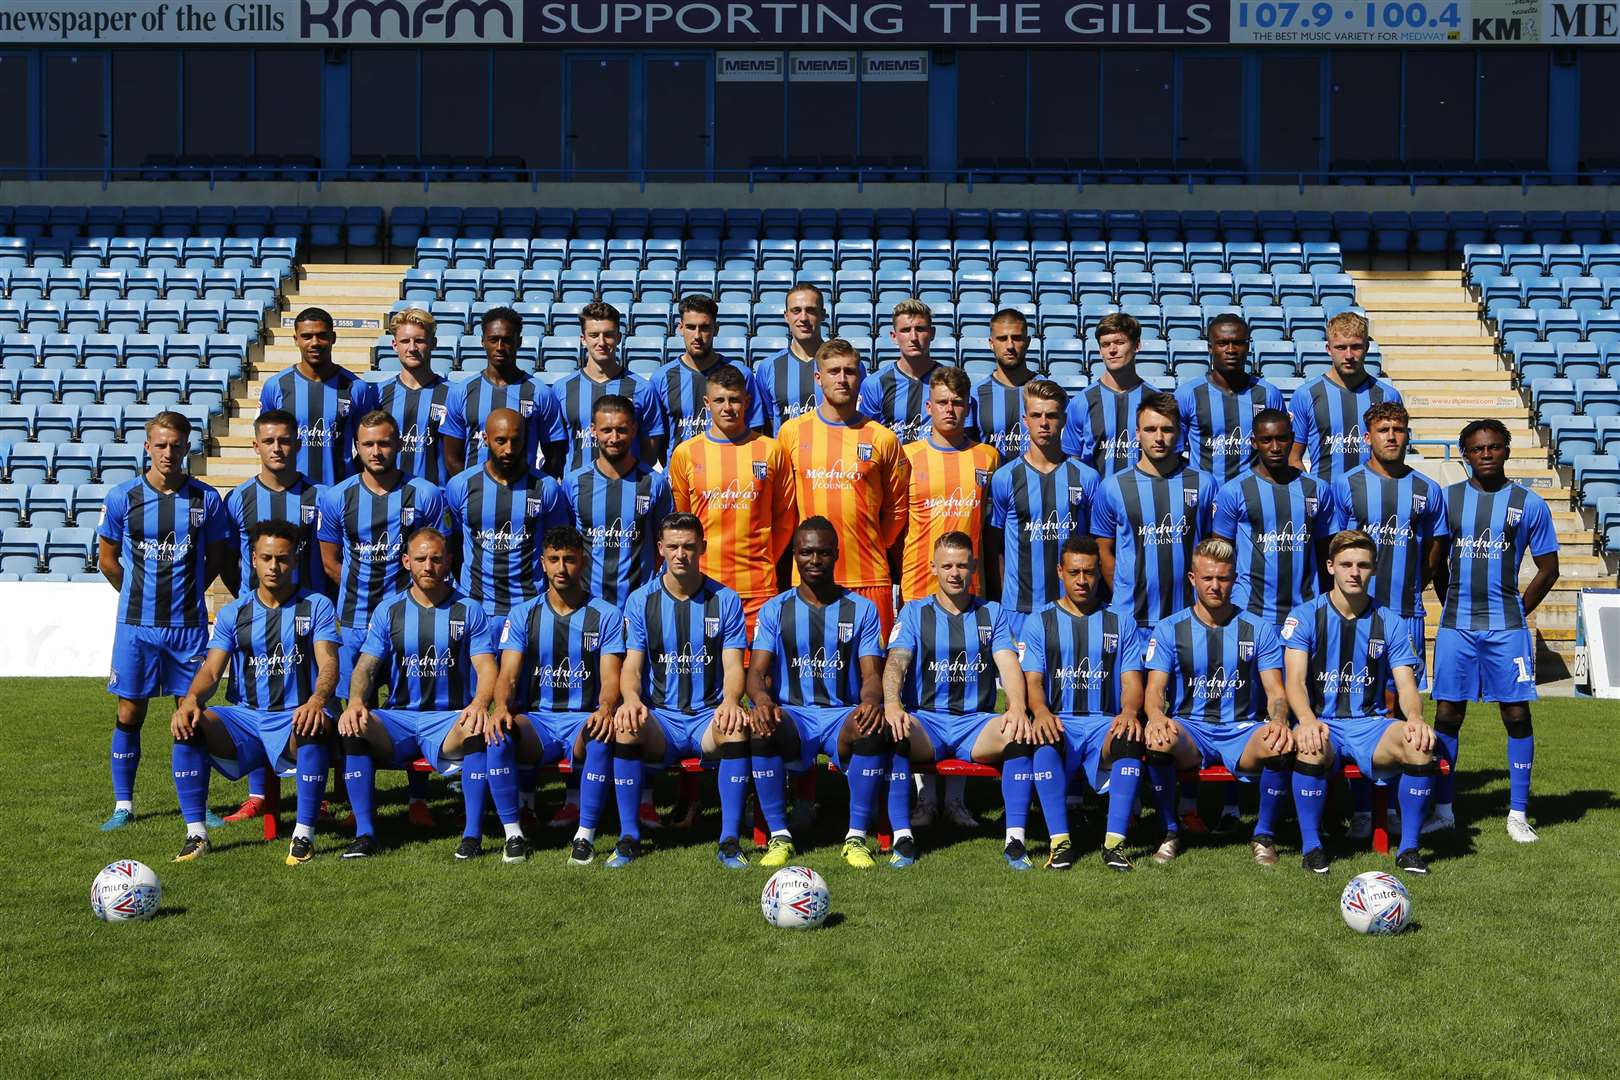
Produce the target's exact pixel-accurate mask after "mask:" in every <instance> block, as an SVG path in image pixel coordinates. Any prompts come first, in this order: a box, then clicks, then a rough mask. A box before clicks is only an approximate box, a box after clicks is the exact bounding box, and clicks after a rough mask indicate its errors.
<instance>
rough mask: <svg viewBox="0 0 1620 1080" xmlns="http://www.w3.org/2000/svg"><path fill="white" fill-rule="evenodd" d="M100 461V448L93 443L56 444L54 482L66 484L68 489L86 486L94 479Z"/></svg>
mask: <svg viewBox="0 0 1620 1080" xmlns="http://www.w3.org/2000/svg"><path fill="white" fill-rule="evenodd" d="M100 460H101V454H100V447H99V446H97V445H96V444H95V443H67V444H58V446H57V448H56V472H55V476H56V482H57V483H59V484H67V485H68V486H69V487H74V486H76V485H79V484H88V483H90V482H91V481H92V480H94V479H95V478H96V470H97V467H98V465H99V463H100Z"/></svg>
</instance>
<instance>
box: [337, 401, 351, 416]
mask: <svg viewBox="0 0 1620 1080" xmlns="http://www.w3.org/2000/svg"><path fill="white" fill-rule="evenodd" d="M349 405H350V402H349V399H348V398H338V417H339V419H341V418H343V417H346V416H348V415H349Z"/></svg>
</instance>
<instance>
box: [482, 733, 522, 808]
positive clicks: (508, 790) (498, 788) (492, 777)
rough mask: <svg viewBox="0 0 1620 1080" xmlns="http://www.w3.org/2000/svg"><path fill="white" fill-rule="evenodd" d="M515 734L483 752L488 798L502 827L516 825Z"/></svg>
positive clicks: (516, 772)
mask: <svg viewBox="0 0 1620 1080" xmlns="http://www.w3.org/2000/svg"><path fill="white" fill-rule="evenodd" d="M516 734H517V733H516V732H509V733H508V734H507V736H506V738H504V739H502V740H501V741H500V742H498V743H495V744H494V745H492V746H490V747H488V748H487V749H485V751H484V763H485V764H486V765H487V766H488V774H489V798H490V801H491V802H493V803H494V804H495V815H496V816H497V817H499V818H500V819H501V824H502V825H516V824H517V819H518V769H517V738H516Z"/></svg>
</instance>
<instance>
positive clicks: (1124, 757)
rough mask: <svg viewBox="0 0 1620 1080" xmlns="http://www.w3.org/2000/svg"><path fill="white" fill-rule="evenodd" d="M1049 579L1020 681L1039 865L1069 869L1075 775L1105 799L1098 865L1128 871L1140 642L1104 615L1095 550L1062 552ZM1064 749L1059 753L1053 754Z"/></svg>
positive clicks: (1137, 771) (1029, 624)
mask: <svg viewBox="0 0 1620 1080" xmlns="http://www.w3.org/2000/svg"><path fill="white" fill-rule="evenodd" d="M1057 574H1058V578H1059V580H1061V581H1062V582H1063V596H1062V597H1061V598H1060V599H1059V600H1058V601H1057V602H1056V603H1054V604H1048V605H1047V606H1046V607H1044V608H1042V609H1041V610H1040V611H1037V612H1036V613H1035V614H1033V615H1031V616H1030V617H1029V618H1027V619H1026V620H1024V659H1023V668H1024V677H1025V681H1026V683H1027V690H1028V695H1029V711H1030V717H1031V727H1032V735H1033V738H1034V739H1035V740H1037V741H1038V743H1039V745H1037V746H1036V747H1035V756H1034V769H1035V791H1036V792H1037V794H1039V796H1040V799H1041V812H1042V813H1043V814H1045V815H1046V827H1047V830H1048V831H1049V832H1050V834H1051V836H1052V853H1051V855H1050V856H1049V857H1048V859H1047V862H1046V865H1047V867H1048V868H1049V869H1052V870H1067V869H1068V868H1069V867H1070V866H1073V865H1074V856H1073V851H1074V846H1073V845H1072V844H1071V843H1070V842H1069V809H1068V805H1067V803H1066V800H1065V798H1064V792H1065V790H1066V789H1067V787H1068V781H1069V777H1071V776H1073V775H1074V774H1075V773H1076V772H1079V771H1081V770H1084V771H1085V774H1086V779H1087V780H1089V781H1090V782H1091V786H1092V788H1093V789H1094V790H1095V791H1096V792H1097V793H1098V794H1099V795H1107V796H1108V828H1107V831H1106V832H1105V833H1104V835H1103V846H1102V860H1103V865H1105V866H1107V867H1108V868H1109V869H1110V870H1130V869H1132V866H1131V860H1130V859H1129V858H1128V857H1127V856H1126V854H1125V830H1126V828H1127V827H1128V826H1129V825H1130V820H1131V810H1132V807H1133V805H1134V803H1135V801H1136V788H1137V785H1138V784H1140V783H1141V780H1142V754H1143V752H1144V749H1145V748H1144V746H1143V744H1142V721H1141V711H1142V681H1143V679H1142V641H1143V637H1144V635H1143V633H1142V631H1140V630H1139V629H1137V626H1136V622H1135V620H1133V619H1131V618H1130V617H1129V616H1126V617H1125V618H1121V617H1120V613H1119V612H1117V611H1108V610H1106V609H1104V608H1103V606H1102V591H1101V588H1100V585H1101V579H1102V569H1101V564H1100V561H1099V558H1098V554H1097V541H1096V540H1095V539H1093V538H1092V537H1089V536H1081V535H1078V534H1076V535H1073V536H1070V537H1069V538H1068V539H1067V540H1065V541H1064V543H1063V549H1062V552H1061V554H1060V555H1059V557H1058V565H1057ZM1060 747H1063V749H1060Z"/></svg>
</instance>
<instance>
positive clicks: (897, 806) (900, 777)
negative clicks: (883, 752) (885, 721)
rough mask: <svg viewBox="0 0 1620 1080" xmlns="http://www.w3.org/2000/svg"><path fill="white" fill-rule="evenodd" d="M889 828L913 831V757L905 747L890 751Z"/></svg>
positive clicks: (896, 830)
mask: <svg viewBox="0 0 1620 1080" xmlns="http://www.w3.org/2000/svg"><path fill="white" fill-rule="evenodd" d="M889 830H890V831H891V832H901V831H905V832H910V831H911V759H910V758H909V757H907V756H906V752H905V750H903V749H902V750H894V751H891V752H890V753H889Z"/></svg>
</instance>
